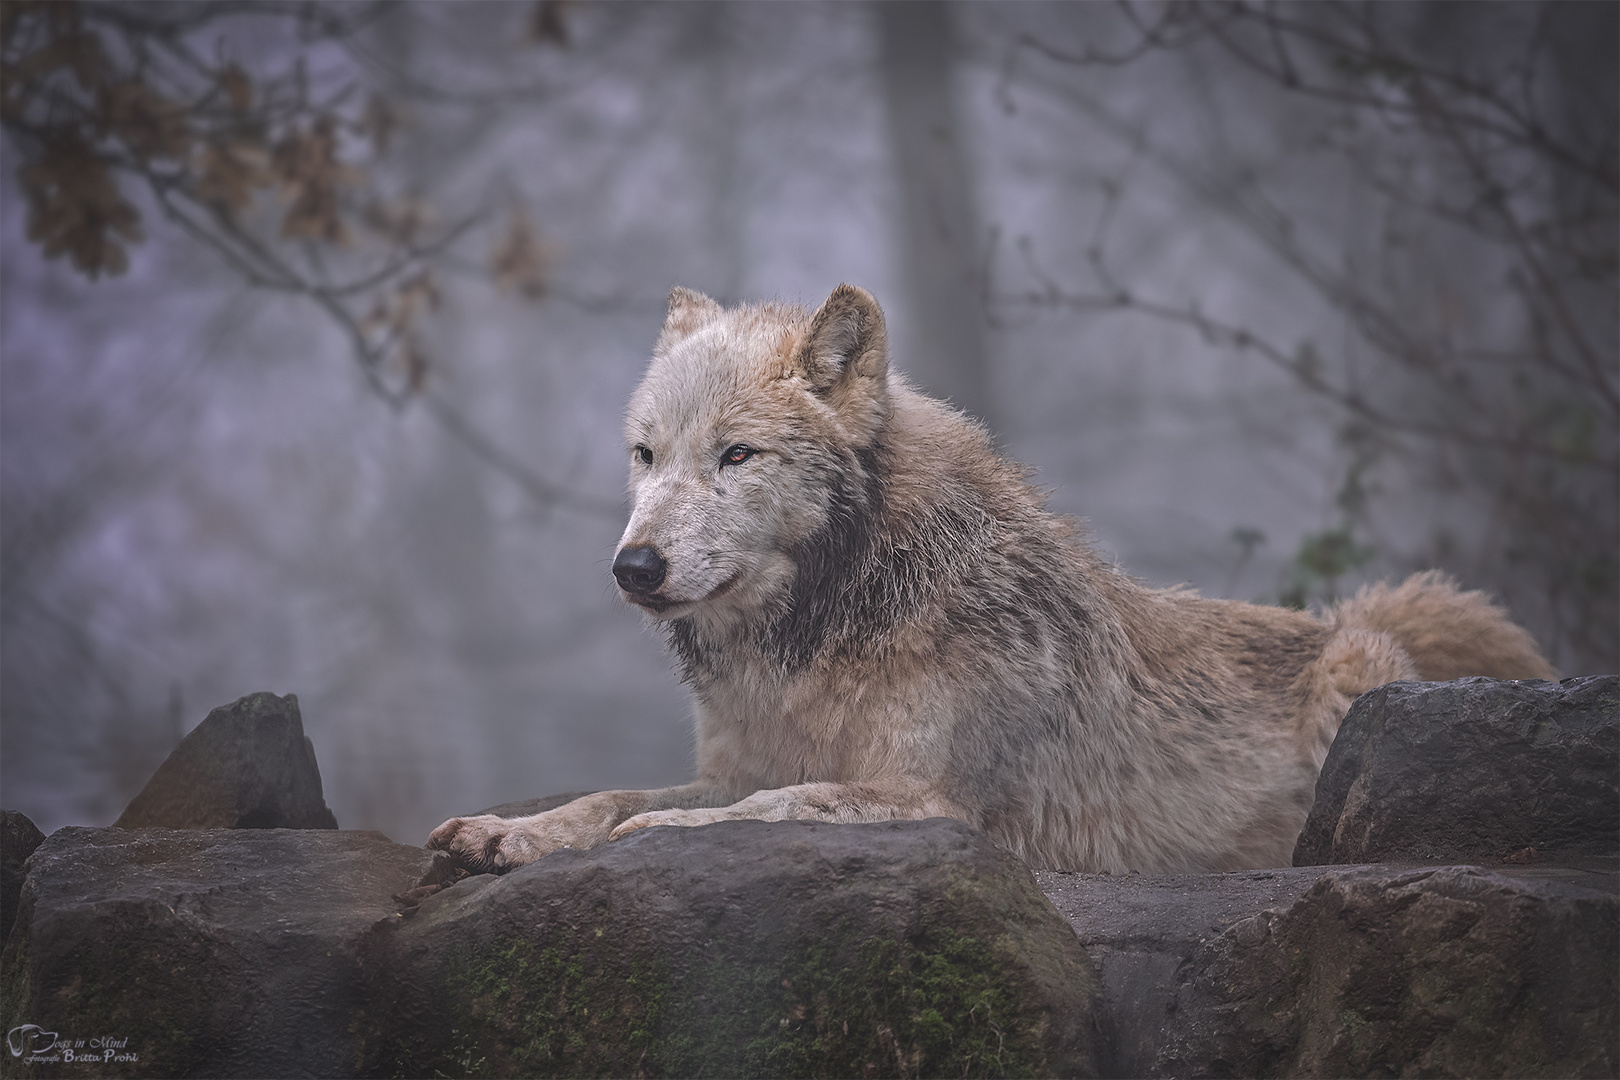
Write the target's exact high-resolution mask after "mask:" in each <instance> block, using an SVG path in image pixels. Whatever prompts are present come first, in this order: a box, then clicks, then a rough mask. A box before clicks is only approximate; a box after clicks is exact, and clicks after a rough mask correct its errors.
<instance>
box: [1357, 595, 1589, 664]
mask: <svg viewBox="0 0 1620 1080" xmlns="http://www.w3.org/2000/svg"><path fill="white" fill-rule="evenodd" d="M1332 620H1333V622H1334V623H1335V624H1336V625H1338V626H1341V627H1353V628H1357V629H1365V630H1372V631H1375V632H1379V633H1384V634H1388V635H1389V636H1390V637H1392V638H1394V639H1395V641H1396V643H1397V644H1399V645H1400V647H1401V648H1402V649H1403V650H1404V651H1405V652H1406V654H1407V655H1408V656H1409V657H1411V659H1412V663H1413V665H1414V666H1415V667H1416V668H1417V673H1418V678H1420V679H1424V680H1426V681H1433V682H1439V681H1442V680H1445V679H1460V678H1462V677H1464V676H1466V675H1489V676H1491V677H1493V678H1497V679H1556V678H1558V672H1557V670H1556V669H1554V668H1553V666H1552V665H1551V664H1549V663H1548V662H1547V658H1546V657H1545V656H1542V655H1541V650H1540V649H1538V648H1537V647H1536V643H1535V640H1534V639H1532V638H1531V637H1530V635H1529V634H1528V633H1527V632H1525V630H1524V628H1523V627H1521V626H1519V625H1518V624H1516V623H1514V622H1513V621H1512V620H1511V619H1509V618H1508V615H1507V612H1505V611H1503V610H1502V609H1501V608H1499V607H1497V606H1496V605H1495V604H1493V603H1491V601H1490V599H1489V598H1487V597H1486V595H1485V594H1484V593H1480V592H1463V591H1462V590H1461V589H1459V588H1458V587H1457V583H1456V582H1455V581H1454V580H1452V579H1451V578H1450V577H1448V576H1447V575H1445V574H1443V573H1441V572H1440V571H1438V570H1429V571H1426V572H1424V573H1421V574H1413V575H1412V576H1411V577H1409V578H1407V579H1406V580H1405V581H1403V582H1401V583H1400V584H1399V585H1397V586H1395V587H1394V588H1391V587H1390V586H1388V585H1385V584H1383V583H1382V582H1380V583H1379V584H1377V585H1369V586H1367V587H1365V588H1363V589H1362V590H1361V591H1360V592H1358V593H1357V594H1356V595H1355V597H1354V598H1352V599H1350V600H1345V601H1342V602H1341V603H1339V604H1338V605H1336V606H1335V607H1334V609H1333V612H1332Z"/></svg>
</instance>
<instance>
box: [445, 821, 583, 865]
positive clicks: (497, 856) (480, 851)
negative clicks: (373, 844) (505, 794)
mask: <svg viewBox="0 0 1620 1080" xmlns="http://www.w3.org/2000/svg"><path fill="white" fill-rule="evenodd" d="M427 846H428V847H430V848H437V849H438V850H440V851H448V852H449V853H450V854H451V855H452V856H453V857H454V858H455V860H456V862H458V863H460V864H461V865H462V866H465V867H466V868H467V869H469V870H471V871H472V872H473V873H475V874H504V873H505V872H506V871H508V870H510V869H512V868H513V867H516V866H522V865H523V864H524V863H530V862H534V860H536V859H538V858H539V857H540V856H542V855H544V854H546V853H547V852H549V851H552V850H553V849H555V848H557V847H560V846H563V845H560V844H550V845H547V844H546V843H545V841H544V840H543V839H542V838H541V837H540V836H538V835H536V834H535V833H534V832H533V831H531V830H529V829H527V828H525V827H524V826H523V825H522V824H520V823H519V822H517V821H515V820H514V819H512V818H503V817H496V816H495V815H493V814H483V815H480V816H478V817H458V818H451V819H450V820H449V821H447V822H445V823H444V824H443V825H440V826H439V827H438V828H437V829H434V830H433V835H432V836H429V837H428V842H427Z"/></svg>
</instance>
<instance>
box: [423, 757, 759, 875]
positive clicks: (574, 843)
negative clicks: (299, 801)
mask: <svg viewBox="0 0 1620 1080" xmlns="http://www.w3.org/2000/svg"><path fill="white" fill-rule="evenodd" d="M733 797H734V793H732V792H727V791H724V790H723V789H721V788H720V787H719V786H717V785H715V784H711V783H705V782H704V781H701V780H700V781H698V782H696V783H693V784H683V785H681V786H679V787H670V788H654V789H652V790H650V791H598V792H596V793H595V794H594V795H584V796H581V797H580V798H578V799H575V800H574V801H573V802H571V803H565V804H564V805H562V806H559V807H557V808H556V809H555V810H547V811H546V812H545V813H543V814H535V815H534V816H533V817H521V818H503V817H496V816H495V815H494V814H480V815H478V816H476V817H459V818H451V819H450V820H449V821H446V822H445V823H444V824H443V825H440V826H439V827H438V828H437V829H434V830H433V835H431V836H429V837H428V842H427V846H428V847H430V848H438V849H439V850H441V851H448V852H449V853H450V854H451V855H453V856H455V859H456V861H457V862H458V863H460V864H461V865H462V866H465V867H466V868H467V869H469V870H471V871H473V872H474V873H481V874H482V873H501V872H503V871H506V870H510V869H512V868H513V867H514V866H522V865H523V864H524V863H529V862H533V861H534V860H536V859H538V858H539V857H540V856H542V855H545V854H547V853H549V852H552V851H556V850H557V849H558V848H565V847H572V848H590V847H595V846H596V845H598V844H600V843H603V842H605V841H606V840H607V839H608V834H609V833H611V832H612V831H613V827H614V826H615V825H618V824H619V823H620V822H622V821H624V820H625V819H626V818H630V817H634V816H636V815H637V814H644V813H646V812H648V811H658V810H666V809H668V808H671V807H700V806H724V805H725V804H726V803H727V802H729V801H730V800H731V799H732V798H733Z"/></svg>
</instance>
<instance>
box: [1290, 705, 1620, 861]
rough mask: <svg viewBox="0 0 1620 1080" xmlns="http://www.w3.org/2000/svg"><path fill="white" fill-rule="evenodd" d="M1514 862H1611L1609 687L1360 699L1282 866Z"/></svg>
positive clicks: (1619, 718)
mask: <svg viewBox="0 0 1620 1080" xmlns="http://www.w3.org/2000/svg"><path fill="white" fill-rule="evenodd" d="M1531 848H1533V849H1534V852H1529V851H1527V850H1526V849H1531ZM1519 852H1523V853H1524V855H1523V856H1521V857H1522V858H1524V859H1526V860H1534V859H1546V858H1551V859H1554V860H1568V859H1574V858H1579V857H1583V856H1592V857H1600V858H1609V859H1612V858H1614V857H1616V856H1617V855H1620V676H1614V675H1607V676H1595V677H1589V678H1581V679H1565V680H1564V681H1563V682H1561V683H1555V682H1545V681H1539V680H1538V681H1529V682H1505V681H1501V680H1497V679H1483V678H1476V679H1458V680H1455V681H1453V682H1447V683H1391V684H1389V685H1388V686H1381V687H1379V688H1378V689H1376V690H1372V691H1369V692H1368V693H1366V694H1363V695H1362V696H1361V697H1359V698H1357V699H1356V701H1355V704H1353V705H1352V706H1351V708H1350V713H1349V715H1348V716H1347V717H1346V718H1345V721H1344V724H1343V726H1342V727H1340V729H1339V733H1338V737H1337V738H1336V739H1335V740H1334V742H1333V746H1332V748H1331V749H1330V750H1329V752H1328V756H1327V761H1326V762H1325V763H1324V764H1323V767H1322V775H1321V777H1320V778H1319V779H1318V781H1317V785H1316V802H1315V805H1313V806H1312V808H1311V812H1310V817H1309V818H1308V820H1307V821H1306V823H1305V829H1304V831H1303V832H1302V833H1301V835H1300V838H1299V844H1298V846H1297V847H1296V848H1295V850H1294V865H1296V866H1321V865H1329V864H1346V863H1371V862H1437V861H1447V862H1465V861H1466V862H1475V861H1477V862H1481V863H1498V862H1500V861H1502V860H1503V858H1504V857H1507V856H1510V855H1514V853H1519Z"/></svg>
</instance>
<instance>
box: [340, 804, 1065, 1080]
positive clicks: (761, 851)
mask: <svg viewBox="0 0 1620 1080" xmlns="http://www.w3.org/2000/svg"><path fill="white" fill-rule="evenodd" d="M372 944H373V946H374V947H375V952H374V953H373V955H372V957H371V959H370V962H369V965H368V966H369V967H371V968H372V969H373V970H375V971H377V972H378V973H379V974H380V975H382V976H383V977H384V984H381V985H378V986H376V987H374V988H373V990H372V993H371V995H370V997H371V1000H373V1001H374V1002H377V1003H378V1007H379V1012H377V1013H376V1014H375V1015H374V1016H373V1018H372V1019H371V1020H370V1021H369V1023H368V1028H369V1029H370V1030H372V1031H375V1032H376V1033H377V1035H376V1037H377V1039H378V1040H379V1042H378V1043H377V1044H376V1045H374V1046H370V1047H368V1048H367V1051H366V1057H367V1059H368V1060H370V1061H372V1062H374V1063H376V1067H377V1069H378V1071H379V1073H381V1074H383V1075H398V1076H434V1075H444V1076H509V1075H523V1076H683V1077H684V1076H689V1077H701V1076H975V1077H979V1076H1087V1075H1095V1073H1096V1067H1095V1063H1096V1060H1097V1046H1096V1038H1097V1036H1096V1020H1095V1016H1096V1009H1097V983H1096V979H1095V976H1094V974H1093V971H1092V968H1091V965H1090V962H1089V961H1088V960H1087V958H1086V956H1085V954H1084V952H1083V951H1082V950H1081V948H1080V946H1079V944H1078V942H1077V941H1076V940H1075V937H1074V934H1073V932H1072V931H1071V930H1070V928H1069V926H1068V925H1067V923H1066V922H1065V921H1064V920H1063V919H1062V918H1061V917H1060V916H1059V915H1058V914H1057V912H1056V911H1055V910H1054V909H1053V908H1052V906H1051V904H1050V903H1049V902H1048V901H1047V900H1046V898H1045V897H1044V896H1042V895H1041V893H1040V891H1039V889H1038V888H1037V887H1036V885H1035V883H1034V880H1033V879H1032V877H1031V876H1030V874H1029V872H1028V871H1027V870H1026V869H1025V868H1024V867H1023V866H1022V865H1021V864H1019V863H1018V862H1017V861H1016V860H1014V859H1013V858H1011V857H1010V856H1008V855H1006V854H1005V853H1003V852H1001V851H998V850H997V849H996V848H994V847H993V846H992V845H991V844H989V843H988V842H987V841H986V840H984V839H983V837H981V836H980V835H979V834H977V833H975V832H973V831H972V830H970V829H968V828H967V827H965V826H963V825H960V824H958V823H955V822H948V821H943V820H936V821H927V822H895V823H888V824H882V825H868V826H833V825H821V824H811V823H805V822H777V823H763V822H727V823H722V824H719V825H711V826H705V827H703V828H699V829H655V830H647V831H646V832H645V833H637V834H635V835H633V836H632V837H630V838H628V839H626V840H624V841H622V842H620V843H617V844H613V845H609V846H607V847H604V848H598V849H596V850H593V851H587V852H574V851H563V852H557V853H554V854H552V855H549V856H547V857H546V858H544V859H542V860H540V861H539V862H537V863H534V864H531V865H530V866H527V867H523V868H520V869H519V870H517V871H515V872H513V873H511V874H508V875H506V876H505V877H501V878H488V877H485V878H474V879H471V880H469V881H466V882H463V883H461V884H459V885H456V886H454V887H452V888H450V889H448V890H446V891H445V892H443V893H441V894H439V895H438V896H435V897H432V898H430V899H429V900H427V901H426V902H425V903H424V904H423V905H422V906H421V908H420V909H419V911H418V912H417V913H416V915H415V916H414V917H413V918H411V919H408V920H404V921H402V922H401V923H400V924H398V925H397V926H394V927H393V928H391V930H390V932H388V933H386V934H382V935H379V936H377V937H376V938H375V939H374V941H373V942H372Z"/></svg>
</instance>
